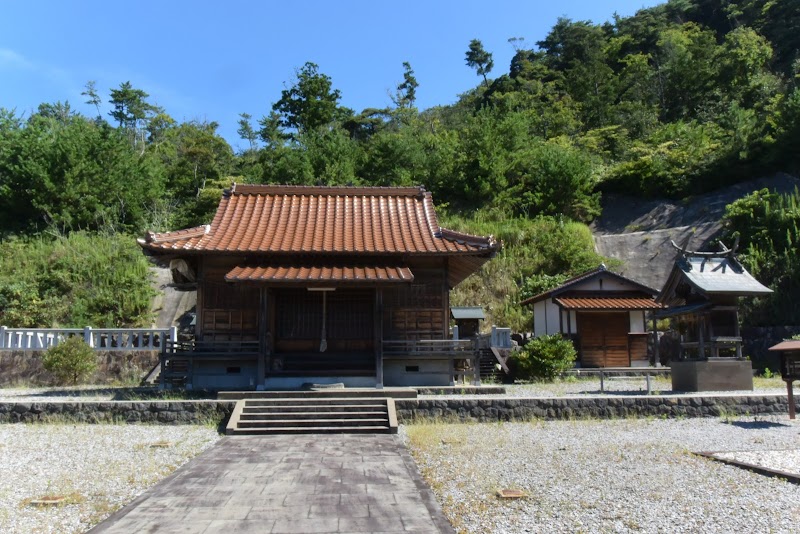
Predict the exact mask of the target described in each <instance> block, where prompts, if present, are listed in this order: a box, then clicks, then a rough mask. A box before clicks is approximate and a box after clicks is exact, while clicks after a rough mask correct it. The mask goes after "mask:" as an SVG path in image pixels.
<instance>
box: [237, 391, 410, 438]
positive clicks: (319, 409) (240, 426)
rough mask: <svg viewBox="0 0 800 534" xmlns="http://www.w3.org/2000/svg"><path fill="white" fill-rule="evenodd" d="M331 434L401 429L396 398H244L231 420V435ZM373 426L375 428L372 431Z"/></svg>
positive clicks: (393, 431) (392, 431) (238, 404)
mask: <svg viewBox="0 0 800 534" xmlns="http://www.w3.org/2000/svg"><path fill="white" fill-rule="evenodd" d="M283 429H287V430H286V432H283V433H299V432H301V431H300V430H298V429H305V430H303V431H302V432H304V433H311V432H315V431H317V430H318V431H319V432H323V433H330V432H334V431H336V430H334V429H340V430H339V431H340V432H343V433H344V432H351V431H354V430H353V429H360V430H358V431H359V432H361V431H363V430H362V429H368V431H374V432H389V433H396V432H397V416H396V414H395V411H394V399H392V398H379V399H376V398H371V399H370V398H356V399H351V398H342V399H325V398H316V399H242V400H239V401H238V402H237V403H236V407H235V408H234V410H233V413H232V414H231V417H230V420H229V421H228V425H227V429H226V433H227V434H231V435H234V434H242V433H245V432H246V433H248V434H256V433H272V434H274V433H281V432H282V431H283ZM370 429H371V430H370Z"/></svg>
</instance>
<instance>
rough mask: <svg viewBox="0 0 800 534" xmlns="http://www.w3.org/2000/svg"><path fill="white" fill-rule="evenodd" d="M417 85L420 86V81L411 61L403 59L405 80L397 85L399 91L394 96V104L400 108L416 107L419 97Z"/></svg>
mask: <svg viewBox="0 0 800 534" xmlns="http://www.w3.org/2000/svg"><path fill="white" fill-rule="evenodd" d="M417 87H419V83H418V82H417V78H416V77H415V76H414V70H413V69H412V68H411V63H409V62H408V61H403V81H402V82H401V83H399V84H398V85H397V92H396V93H395V95H394V97H392V100H393V101H394V104H395V105H396V106H397V107H398V108H411V107H414V101H415V100H416V99H417Z"/></svg>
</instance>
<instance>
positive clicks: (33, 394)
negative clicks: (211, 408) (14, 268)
mask: <svg viewBox="0 0 800 534" xmlns="http://www.w3.org/2000/svg"><path fill="white" fill-rule="evenodd" d="M503 387H505V388H506V395H505V396H506V397H572V396H581V395H602V393H601V392H600V379H599V378H578V379H565V380H556V381H555V382H552V383H532V384H512V385H504V386H503ZM605 389H606V391H607V394H609V395H614V394H616V395H637V394H645V393H646V392H647V383H646V381H645V379H644V377H637V378H635V379H633V380H613V379H612V380H606V383H605ZM652 389H653V392H655V393H660V394H663V395H683V394H685V395H696V393H680V392H673V391H672V382H671V381H670V379H669V378H663V377H657V378H653V379H652ZM721 393H731V392H729V391H728V392H721ZM753 393H763V394H775V395H783V394H786V386H785V385H784V383H783V381H781V379H780V378H771V379H764V378H756V379H755V387H754V390H753ZM707 394H713V393H712V392H709V393H707ZM166 395H167V396H169V395H170V392H167V393H166ZM155 396H156V391H155V390H140V389H138V388H111V387H96V386H77V387H73V388H0V402H52V401H108V400H126V399H128V400H140V399H152V400H157V399H156V398H155ZM173 396H174V397H175V398H180V393H179V392H176V393H174V394H173ZM442 397H447V396H446V395H420V396H419V398H421V399H432V398H433V399H435V398H442ZM458 397H459V398H486V397H487V396H486V395H478V396H475V395H471V396H470V395H458Z"/></svg>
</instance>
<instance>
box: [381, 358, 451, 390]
mask: <svg viewBox="0 0 800 534" xmlns="http://www.w3.org/2000/svg"><path fill="white" fill-rule="evenodd" d="M413 368H417V369H418V370H417V371H412V370H407V369H413ZM450 379H451V377H450V362H449V361H448V360H388V361H387V360H384V363H383V385H384V386H397V387H406V386H449V385H450Z"/></svg>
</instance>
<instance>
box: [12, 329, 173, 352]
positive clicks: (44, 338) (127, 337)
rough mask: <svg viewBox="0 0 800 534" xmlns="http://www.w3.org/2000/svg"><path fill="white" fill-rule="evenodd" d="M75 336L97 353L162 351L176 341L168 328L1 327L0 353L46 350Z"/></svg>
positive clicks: (171, 330)
mask: <svg viewBox="0 0 800 534" xmlns="http://www.w3.org/2000/svg"><path fill="white" fill-rule="evenodd" d="M74 336H78V337H81V338H82V339H83V341H84V342H86V344H87V345H89V346H90V347H92V348H94V349H96V350H107V351H120V352H123V351H134V350H161V348H162V347H164V345H165V342H166V341H177V340H178V329H177V328H175V327H174V326H173V327H171V328H92V327H91V326H87V327H86V328H7V327H5V326H0V350H47V349H49V348H50V347H54V346H56V345H58V344H59V343H61V342H62V341H64V340H65V339H68V338H70V337H74Z"/></svg>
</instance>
